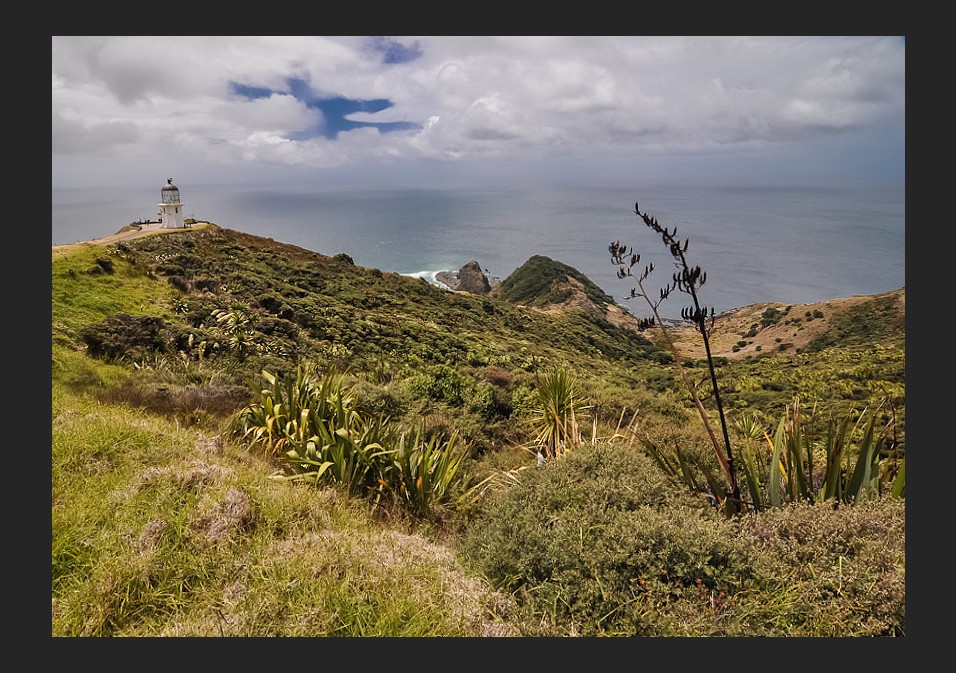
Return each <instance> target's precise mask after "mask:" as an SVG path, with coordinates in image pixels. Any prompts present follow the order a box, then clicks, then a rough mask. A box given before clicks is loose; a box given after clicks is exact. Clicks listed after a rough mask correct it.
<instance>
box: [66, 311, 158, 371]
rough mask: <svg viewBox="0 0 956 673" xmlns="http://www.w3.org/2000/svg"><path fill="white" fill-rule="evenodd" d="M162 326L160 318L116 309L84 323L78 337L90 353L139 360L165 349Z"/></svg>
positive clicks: (98, 355)
mask: <svg viewBox="0 0 956 673" xmlns="http://www.w3.org/2000/svg"><path fill="white" fill-rule="evenodd" d="M165 327H166V323H165V321H164V320H163V319H162V318H157V317H155V316H146V315H140V316H134V315H129V314H126V313H117V314H116V315H112V316H109V317H108V318H106V319H105V320H103V321H101V322H99V323H96V324H93V325H88V326H87V327H84V328H83V329H82V330H80V338H81V339H82V340H83V343H85V344H86V347H87V349H88V350H89V354H90V355H92V356H93V357H100V358H105V359H111V358H127V359H129V360H139V359H144V358H146V357H148V356H149V355H150V354H152V353H156V352H160V353H161V352H163V351H165V348H166V341H165V338H164V334H165Z"/></svg>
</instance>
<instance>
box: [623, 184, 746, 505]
mask: <svg viewBox="0 0 956 673" xmlns="http://www.w3.org/2000/svg"><path fill="white" fill-rule="evenodd" d="M634 212H635V213H636V214H637V216H638V217H640V218H641V219H642V220H643V221H644V224H645V225H647V227H648V228H650V229H651V230H653V231H654V232H656V233H657V234H658V235H659V236H660V237H661V240H662V241H663V243H664V245H665V246H666V247H667V249H668V250H669V251H670V254H671V256H672V257H673V258H674V265H675V266H676V267H677V271H675V272H674V275H673V277H672V281H671V283H670V284H668V285H666V286H664V287H663V288H661V289H660V296H659V298H658V299H656V300H652V299H651V298H650V296H649V295H648V293H647V290H646V289H645V287H644V281H646V280H647V278H648V276H650V274H651V272H653V270H654V265H653V264H650V265H648V266H645V267H644V270H643V271H642V272H639V273H638V274H635V273H634V267H636V266H637V265H638V264H639V263H640V261H641V256H640V255H639V254H638V253H636V252H634V250H633V249H632V248H628V247H627V246H625V245H622V244H621V243H620V242H619V241H615V242H613V243H611V245H610V246H609V247H608V251H609V252H610V254H611V261H612V263H613V264H615V265H617V267H618V271H617V275H618V278H622V279H623V278H632V279H634V282H635V284H636V287H632V288H631V292H630V296H629V297H628V298H629V299H633V298H636V297H641V298H643V299H644V300H645V301H646V302H647V305H648V306H649V307H650V309H651V313H652V314H653V316H654V317H653V318H650V319H646V320H643V321H642V322H641V327H642V328H643V329H646V328H648V327H652V326H653V325H655V324H656V325H657V326H658V327H659V328H660V331H661V334H663V336H664V339H665V340H666V342H667V345H668V347H669V349H670V351H671V353H672V354H673V356H674V361H675V362H676V363H677V370H678V373H679V374H680V377H681V381H682V382H683V383H684V385H685V386H686V387H687V390H688V392H689V393H690V396H691V399H692V400H693V402H694V406H695V407H696V408H697V411H698V413H699V414H700V418H701V421H703V424H704V428H705V429H706V430H707V435H708V436H709V438H710V441H711V444H712V445H713V448H714V454H715V456H716V457H717V462H718V463H719V464H720V469H721V471H722V472H723V475H724V480H725V482H726V483H725V485H724V488H723V489H721V490H723V493H721V492H720V491H716V492H714V496H715V497H716V498H717V499H718V501H719V502H720V505H721V508H722V509H724V510H725V511H727V512H729V513H735V512H740V511H741V510H742V509H743V507H744V502H743V500H742V499H741V495H740V487H739V485H738V483H737V472H736V468H735V465H734V454H733V449H732V447H731V443H730V435H729V433H728V431H727V420H726V418H725V416H724V408H723V403H722V402H721V399H720V389H719V387H718V386H717V373H716V369H715V366H714V358H713V356H712V354H711V351H710V335H711V332H712V330H713V326H714V321H715V315H714V309H713V308H711V309H710V310H709V311H708V309H707V307H706V306H702V305H701V304H700V300H699V298H698V292H699V290H700V288H701V287H702V286H703V285H704V283H705V282H706V281H707V274H706V273H705V272H703V271H701V268H700V267H699V266H695V267H691V266H690V264H689V263H688V261H687V246H688V244H689V240H687V239H684V240H683V241H682V240H681V239H680V238H678V237H677V227H674V230H673V231H670V230H668V229H667V228H666V227H662V226H661V225H660V223H659V222H658V221H657V218H656V217H652V216H650V215H648V214H647V213H642V212H641V210H640V206H639V204H638V203H635V204H634ZM675 289H677V290H679V291H680V292H683V293H685V294H687V295H689V296H690V298H691V302H692V305H691V306H690V307H686V308H684V309H683V310H682V311H681V317H682V318H683V319H684V320H685V321H687V322H690V323H693V325H694V327H695V328H696V330H697V331H698V332H699V333H700V335H701V337H702V339H703V341H704V350H705V351H706V353H707V364H708V369H709V373H710V379H711V385H712V387H713V393H714V402H715V403H716V406H717V415H718V417H719V419H720V428H721V431H722V435H723V445H721V442H720V441H719V440H718V439H717V435H716V433H715V432H714V430H713V427H712V426H711V422H710V416H709V414H708V412H707V409H706V408H705V407H704V404H703V402H702V401H701V399H700V395H699V394H698V392H697V388H696V386H695V385H694V382H693V381H691V379H690V378H689V377H688V376H687V373H686V371H685V370H684V365H683V362H682V361H681V357H680V354H679V353H678V351H677V348H676V347H675V346H674V342H673V340H672V339H671V337H670V334H668V332H667V329H666V328H665V327H664V322H663V321H662V320H661V316H660V314H659V312H658V307H659V306H660V304H661V302H663V301H664V300H665V299H667V297H668V296H670V293H671V292H672V291H673V290H675Z"/></svg>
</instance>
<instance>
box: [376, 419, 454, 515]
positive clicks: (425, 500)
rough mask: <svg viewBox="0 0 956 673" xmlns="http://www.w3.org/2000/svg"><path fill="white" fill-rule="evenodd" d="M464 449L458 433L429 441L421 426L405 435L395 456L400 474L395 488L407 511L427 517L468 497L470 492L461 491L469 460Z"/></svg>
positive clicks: (431, 438) (401, 438)
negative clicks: (465, 467)
mask: <svg viewBox="0 0 956 673" xmlns="http://www.w3.org/2000/svg"><path fill="white" fill-rule="evenodd" d="M461 446H462V445H461V444H460V443H459V437H458V434H457V433H456V432H452V433H451V434H450V435H449V436H448V437H447V438H446V437H445V436H444V435H435V436H432V437H430V438H426V437H425V431H424V425H419V426H418V427H417V428H416V429H415V430H414V431H412V432H410V433H402V435H401V436H400V437H399V439H398V445H397V447H396V449H395V453H394V460H395V468H396V470H395V471H396V473H397V475H398V478H397V479H396V480H395V482H396V483H395V487H394V489H395V493H396V496H397V498H398V500H399V502H401V503H402V504H403V505H404V506H405V508H406V509H407V510H408V511H410V512H411V513H412V514H414V515H415V516H418V517H422V518H427V517H429V516H431V515H435V514H437V513H439V512H440V510H442V509H443V508H445V507H446V506H447V505H449V504H451V503H455V502H456V501H458V500H459V499H460V498H462V497H467V496H468V494H469V491H470V489H460V488H459V487H462V486H464V473H463V471H462V469H461V468H462V465H463V464H464V462H465V459H466V458H467V453H466V452H465V451H464V450H462V449H461ZM459 491H461V492H459Z"/></svg>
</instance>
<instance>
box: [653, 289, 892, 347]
mask: <svg viewBox="0 0 956 673" xmlns="http://www.w3.org/2000/svg"><path fill="white" fill-rule="evenodd" d="M882 299H890V300H892V305H893V308H894V309H895V310H897V311H898V312H899V321H900V324H902V322H903V320H904V319H905V315H906V291H905V288H900V289H898V290H893V291H892V292H886V293H883V294H878V295H865V296H860V295H856V296H853V297H849V298H846V299H831V300H828V301H822V302H817V303H813V304H781V303H779V302H762V303H759V304H751V305H750V306H743V307H741V308H736V309H732V310H729V311H725V312H724V313H721V314H720V315H718V316H717V317H716V320H715V322H714V328H713V332H712V333H711V336H710V347H711V353H712V355H714V356H715V357H726V358H727V359H731V360H733V359H742V358H745V357H747V356H754V355H759V354H777V353H779V354H784V355H790V354H793V353H794V352H795V351H796V350H797V349H798V348H801V349H802V348H806V346H807V345H808V344H809V343H810V342H811V341H812V340H813V339H814V338H816V337H818V336H820V335H822V334H824V333H826V332H827V331H829V330H831V329H832V328H833V326H834V324H835V323H836V321H837V320H838V319H839V318H840V317H841V316H844V315H845V314H846V313H847V311H849V310H851V309H854V308H859V307H863V305H865V304H866V303H867V302H874V301H877V300H882ZM768 309H776V310H777V311H778V312H779V318H778V319H777V320H776V322H773V323H772V324H769V325H765V324H764V321H765V316H766V315H767V311H768ZM820 314H822V316H821V315H820ZM771 317H772V314H771ZM669 333H670V335H671V338H672V339H673V340H674V345H675V347H676V348H677V350H678V352H679V353H680V354H681V356H682V357H684V358H689V359H701V358H704V357H706V353H705V351H704V343H703V339H702V338H701V336H700V334H699V333H697V331H696V330H695V329H694V328H693V327H692V326H689V325H681V326H680V327H674V328H670V330H669ZM645 335H646V336H648V337H649V338H651V339H653V340H654V341H655V342H658V341H659V340H660V339H661V337H660V331H659V330H657V329H656V328H654V329H653V330H649V331H647V332H645ZM735 347H736V349H737V350H734V349H735Z"/></svg>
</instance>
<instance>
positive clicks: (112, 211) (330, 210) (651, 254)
mask: <svg viewBox="0 0 956 673" xmlns="http://www.w3.org/2000/svg"><path fill="white" fill-rule="evenodd" d="M176 184H177V186H178V187H179V188H180V192H181V194H182V199H183V203H184V204H185V214H186V217H194V218H196V219H197V220H207V221H210V222H214V223H216V224H218V225H219V226H221V227H224V228H228V229H234V230H237V231H242V232H246V233H249V234H255V235H258V236H264V237H267V238H272V239H274V240H276V241H281V242H284V243H291V244H294V245H298V246H301V247H303V248H307V249H309V250H314V251H316V252H320V253H323V254H326V255H334V254H336V253H339V252H345V253H347V254H349V255H350V256H351V257H352V259H353V260H355V263H356V264H358V265H361V266H366V267H374V268H378V269H381V270H383V271H393V272H397V273H401V274H406V275H416V276H424V277H426V278H428V279H429V280H432V281H433V280H434V274H435V273H436V272H438V271H443V270H457V269H458V268H460V267H461V266H462V265H463V264H465V263H466V262H468V261H469V260H473V259H474V260H477V261H478V262H479V264H481V266H482V267H483V268H485V269H486V270H487V271H488V272H490V274H491V275H494V276H498V277H500V278H502V279H504V278H505V277H507V276H508V274H510V273H511V272H512V271H514V270H515V269H516V268H517V267H519V266H521V264H523V263H524V262H525V261H526V260H527V259H528V258H529V257H530V256H532V255H545V256H547V257H551V258H552V259H555V260H558V261H560V262H563V263H565V264H568V265H570V266H572V267H574V268H576V269H577V270H578V271H580V272H582V273H584V274H585V275H586V276H587V277H588V278H590V279H591V280H592V281H594V282H595V283H597V284H598V285H599V286H601V287H602V288H603V289H604V290H605V291H606V292H607V293H608V294H611V295H613V296H615V297H622V296H623V295H625V294H626V293H628V292H629V291H630V288H631V284H629V282H628V281H624V280H620V279H618V278H617V276H616V267H614V266H613V265H612V264H611V261H610V257H609V255H608V250H607V248H608V245H609V244H610V243H611V242H612V241H621V242H622V243H624V244H626V245H629V246H632V247H634V248H635V249H636V250H637V252H639V253H640V254H641V256H642V258H641V266H642V267H643V265H644V264H645V263H647V262H653V263H654V266H655V271H654V273H653V274H652V275H651V277H650V279H649V280H648V282H647V284H646V287H647V288H648V289H649V290H651V291H652V292H653V294H654V296H656V295H657V289H658V288H660V287H661V286H663V285H665V284H666V283H667V282H668V281H669V280H670V278H671V274H672V272H673V270H674V267H673V264H672V262H671V259H670V257H669V255H668V254H667V253H666V251H665V250H664V246H663V244H662V243H661V241H660V238H659V237H658V236H657V235H656V234H654V232H653V231H651V230H650V229H648V228H647V227H646V226H645V225H644V223H643V222H642V221H641V220H640V219H638V218H637V216H636V215H635V214H634V212H633V208H634V202H635V201H638V202H639V203H640V207H641V210H642V211H647V212H649V213H650V214H651V215H654V216H655V217H657V219H658V221H659V222H660V223H661V225H663V226H666V227H668V228H669V229H673V228H674V227H675V226H676V227H677V229H678V231H677V234H678V236H679V237H680V238H681V239H684V238H687V239H689V241H690V243H689V247H688V250H687V256H688V259H689V261H690V263H691V264H692V265H698V266H700V267H701V268H702V269H703V270H704V271H705V272H706V273H707V282H706V284H705V285H704V287H703V289H702V291H701V293H700V296H701V301H702V303H704V304H706V305H707V306H710V307H713V308H714V309H715V310H716V311H717V312H721V311H725V310H727V309H731V308H736V307H739V306H746V305H748V304H754V303H757V302H763V301H775V302H783V303H787V304H805V303H811V302H817V301H824V300H827V299H835V298H843V297H850V296H853V295H857V294H877V293H880V292H887V291H890V290H895V289H897V288H900V287H903V286H904V285H905V284H906V283H905V276H904V256H905V255H904V242H905V235H904V230H905V192H904V188H903V186H902V185H886V184H882V183H880V184H867V183H863V184H860V183H853V184H839V185H828V186H820V187H807V186H801V187H776V186H774V187H771V186H746V185H737V186H712V185H707V186H701V185H656V186H647V185H638V186H636V187H634V188H593V187H587V188H581V187H568V188H544V187H542V188H501V189H471V190H452V189H436V190H428V189H418V190H378V191H374V190H373V191H333V190H329V189H327V188H324V189H315V188H306V187H302V186H296V187H271V186H269V187H261V186H257V187H249V186H245V187H241V186H222V185H215V186H203V185H188V184H180V183H178V182H177V183H176ZM162 186H163V184H162V182H160V183H159V184H158V185H156V186H152V187H144V188H138V187H137V188H130V187H123V188H97V189H77V190H67V189H54V190H53V245H60V244H65V243H74V242H77V241H85V240H90V239H94V238H101V237H104V236H109V235H111V234H115V233H116V232H117V231H119V230H120V229H121V228H122V227H123V226H125V225H127V224H129V223H130V222H135V221H137V220H146V219H156V211H157V206H156V204H157V203H158V202H159V197H160V189H161V188H162ZM685 299H687V297H686V295H682V294H679V293H675V294H672V295H671V297H670V298H669V299H668V300H667V301H665V302H664V303H663V304H662V305H661V309H662V312H663V314H664V315H667V316H671V317H674V316H677V315H679V314H680V309H681V308H682V307H683V306H685V305H686V303H687V302H686V301H685ZM621 303H625V302H623V301H622V302H621ZM626 305H627V306H628V307H629V308H630V309H631V310H632V312H634V313H635V314H637V315H646V314H647V311H646V305H644V304H643V302H642V300H635V301H629V302H626Z"/></svg>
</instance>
